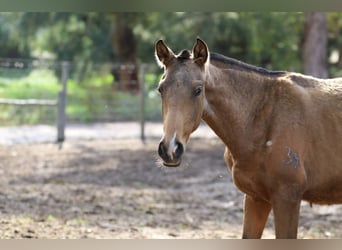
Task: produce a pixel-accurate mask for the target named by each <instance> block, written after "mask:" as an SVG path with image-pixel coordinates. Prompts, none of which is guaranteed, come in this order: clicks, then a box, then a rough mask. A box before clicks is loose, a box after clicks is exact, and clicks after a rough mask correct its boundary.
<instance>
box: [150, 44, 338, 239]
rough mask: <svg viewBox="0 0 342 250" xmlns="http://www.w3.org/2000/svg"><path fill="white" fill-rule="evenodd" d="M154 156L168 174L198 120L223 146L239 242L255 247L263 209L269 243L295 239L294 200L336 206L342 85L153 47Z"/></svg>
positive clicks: (202, 47)
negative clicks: (159, 128)
mask: <svg viewBox="0 0 342 250" xmlns="http://www.w3.org/2000/svg"><path fill="white" fill-rule="evenodd" d="M155 54H156V59H157V62H158V64H159V65H160V66H162V67H163V68H164V74H163V76H162V78H161V80H160V83H159V86H158V90H159V92H160V94H161V98H162V116H163V125H164V128H163V129H164V135H163V137H162V139H161V142H160V144H159V148H158V153H159V156H160V157H161V159H162V161H163V164H164V165H165V166H168V167H177V166H179V165H180V164H181V160H182V155H183V154H184V152H185V149H186V143H187V141H188V140H189V137H190V135H191V133H192V132H193V131H194V130H196V129H197V127H198V126H199V124H200V121H201V120H202V119H203V120H204V121H205V122H206V123H207V124H208V125H209V127H211V129H213V131H214V132H215V133H216V134H217V136H218V137H219V138H220V139H221V140H222V141H223V142H224V144H225V145H226V150H225V154H224V158H225V161H226V163H227V165H228V167H229V169H230V170H231V173H232V177H233V180H234V183H235V185H236V186H237V187H238V188H239V189H240V190H241V191H243V192H244V193H245V199H244V219H243V234H242V237H243V238H261V236H262V232H263V230H264V227H265V223H266V221H267V218H268V216H269V213H270V211H271V209H273V214H274V222H275V234H276V238H296V237H297V228H298V219H299V210H300V203H301V200H306V201H308V202H310V203H317V204H336V203H342V143H341V141H342V79H341V78H340V79H327V80H322V79H317V78H313V77H310V76H305V75H302V74H298V73H290V72H285V71H269V70H266V69H263V68H259V67H255V66H252V65H249V64H246V63H243V62H240V61H238V60H235V59H232V58H228V57H225V56H223V55H220V54H216V53H209V51H208V47H207V45H206V44H205V42H204V41H202V40H201V39H197V41H196V43H195V45H194V47H193V49H192V51H188V50H183V51H181V52H180V53H179V54H178V55H175V54H174V53H173V52H172V50H171V49H170V48H169V47H167V46H166V45H165V43H164V42H163V41H162V40H160V41H158V42H157V43H156V45H155Z"/></svg>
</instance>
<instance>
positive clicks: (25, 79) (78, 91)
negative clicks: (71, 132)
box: [0, 69, 161, 125]
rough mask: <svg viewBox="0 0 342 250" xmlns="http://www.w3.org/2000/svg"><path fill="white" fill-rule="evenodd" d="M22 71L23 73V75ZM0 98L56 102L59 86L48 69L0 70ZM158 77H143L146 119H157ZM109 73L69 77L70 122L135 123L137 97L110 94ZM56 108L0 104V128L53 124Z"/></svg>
mask: <svg viewBox="0 0 342 250" xmlns="http://www.w3.org/2000/svg"><path fill="white" fill-rule="evenodd" d="M23 71H24V72H23ZM0 73H2V74H0V98H8V99H52V100H56V99H57V94H58V92H59V91H60V90H61V88H62V86H61V83H60V82H59V79H58V78H57V77H56V75H55V73H54V71H52V70H49V69H34V70H24V69H21V70H20V71H19V70H18V69H7V71H5V70H4V69H0ZM158 78H159V76H156V75H154V74H146V75H145V83H146V86H145V92H146V99H145V104H146V106H145V111H146V112H145V113H146V119H147V120H159V119H160V116H161V108H160V107H161V103H160V98H159V96H158V95H157V94H156V91H155V86H156V82H157V80H158ZM112 82H113V76H112V75H111V74H109V73H106V72H104V73H99V74H98V75H91V76H89V77H87V78H86V79H83V80H77V79H74V78H71V79H69V80H68V84H67V110H66V112H67V116H68V120H69V121H70V122H81V123H90V122H95V121H123V120H125V121H127V120H138V119H139V115H140V109H141V108H140V98H141V97H140V94H137V95H134V94H130V93H123V92H118V91H114V90H113V88H112ZM56 116H57V110H56V107H48V106H42V107H41V106H40V107H37V106H30V107H28V106H25V107H22V106H20V107H19V106H13V105H1V104H0V125H18V124H55V123H56Z"/></svg>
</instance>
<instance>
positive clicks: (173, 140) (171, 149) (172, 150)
mask: <svg viewBox="0 0 342 250" xmlns="http://www.w3.org/2000/svg"><path fill="white" fill-rule="evenodd" d="M176 135H177V134H176V132H175V133H174V134H173V136H172V138H171V140H170V143H169V149H168V154H169V155H170V157H171V159H172V160H173V154H174V153H175V152H176V150H177V144H176Z"/></svg>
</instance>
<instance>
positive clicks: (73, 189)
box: [0, 138, 342, 239]
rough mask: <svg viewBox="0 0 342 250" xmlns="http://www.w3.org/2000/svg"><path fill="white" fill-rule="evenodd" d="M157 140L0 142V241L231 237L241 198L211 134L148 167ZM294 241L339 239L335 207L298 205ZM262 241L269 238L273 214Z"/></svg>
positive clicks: (237, 226) (340, 211) (340, 221)
mask: <svg viewBox="0 0 342 250" xmlns="http://www.w3.org/2000/svg"><path fill="white" fill-rule="evenodd" d="M157 144H158V139H149V140H147V141H146V142H145V143H142V142H141V141H140V140H139V139H134V138H125V139H122V138H121V139H120V138H119V139H118V138H110V139H103V138H100V139H93V140H70V141H66V142H65V143H64V144H63V145H62V147H60V146H59V145H57V144H54V143H34V144H27V143H26V144H25V143H24V144H13V143H12V144H3V145H0V173H1V174H0V188H1V189H0V238H63V239H64V238H240V236H241V230H242V226H241V224H242V201H243V194H242V193H241V192H239V191H238V190H237V188H236V187H235V186H234V184H233V183H232V179H231V176H230V173H229V171H228V170H227V168H226V166H225V163H224V161H223V151H224V147H223V145H222V143H221V142H220V141H219V140H218V139H216V138H195V139H192V140H191V141H190V144H189V146H188V148H187V152H186V157H185V159H184V163H183V166H182V167H180V168H176V169H168V168H165V167H160V166H159V164H158V163H157V162H158V161H157V155H156V146H157ZM301 211H302V213H301V218H300V227H299V238H341V237H342V216H341V215H342V206H341V205H334V206H313V207H312V208H311V207H310V206H309V204H307V203H305V202H303V203H302V208H301ZM263 237H264V238H274V232H273V223H272V216H271V217H270V219H269V222H268V224H267V228H266V230H265V232H264V235H263Z"/></svg>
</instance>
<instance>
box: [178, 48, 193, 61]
mask: <svg viewBox="0 0 342 250" xmlns="http://www.w3.org/2000/svg"><path fill="white" fill-rule="evenodd" d="M190 56H191V52H190V51H189V50H182V51H181V52H180V53H179V54H178V55H177V59H179V60H180V61H184V60H187V59H190Z"/></svg>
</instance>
